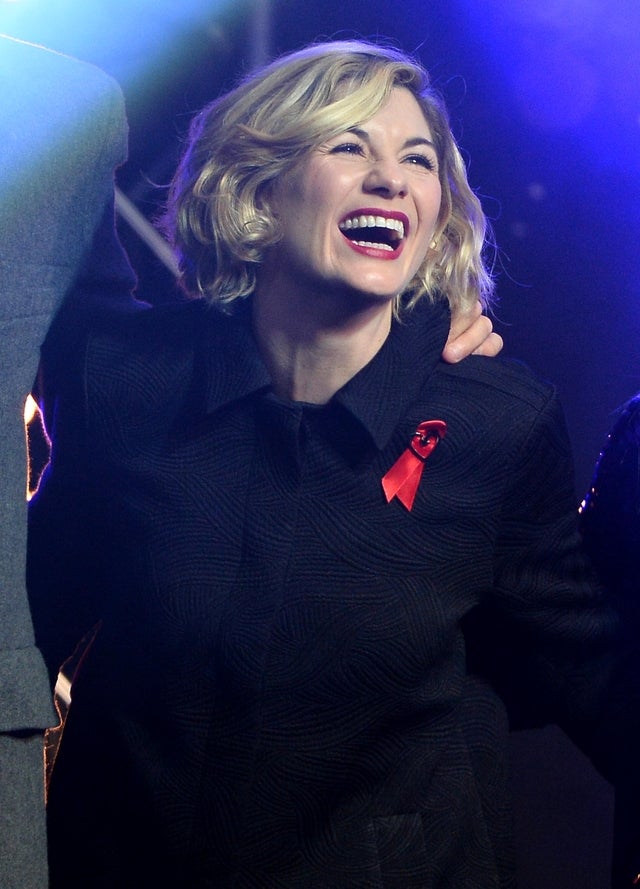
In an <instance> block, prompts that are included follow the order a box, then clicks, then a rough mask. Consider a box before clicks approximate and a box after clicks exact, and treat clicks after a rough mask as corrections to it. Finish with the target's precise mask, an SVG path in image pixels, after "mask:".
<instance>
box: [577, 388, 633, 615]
mask: <svg viewBox="0 0 640 889" xmlns="http://www.w3.org/2000/svg"><path fill="white" fill-rule="evenodd" d="M580 523H581V530H582V534H583V537H584V540H585V543H586V545H587V548H588V550H589V553H590V555H591V558H592V560H593V562H594V565H595V567H596V569H597V571H598V573H599V575H600V578H601V580H602V581H603V583H604V584H605V585H606V586H607V587H608V589H609V590H610V591H611V592H612V593H613V594H614V595H615V596H616V597H619V601H620V605H621V606H622V608H623V610H624V612H625V613H626V615H627V616H629V617H631V616H633V617H634V618H635V619H636V620H638V619H640V595H638V594H639V593H640V589H639V587H640V393H638V394H637V395H635V396H634V397H633V398H631V399H630V401H628V402H627V403H626V404H625V405H624V407H623V408H622V411H621V413H620V416H619V417H618V419H617V421H616V422H615V424H614V426H613V428H612V429H611V432H610V433H609V435H608V437H607V441H606V443H605V446H604V448H603V450H602V453H601V454H600V457H599V459H598V462H597V464H596V468H595V472H594V476H593V480H592V484H591V488H590V490H589V492H588V494H587V496H586V497H585V499H584V502H583V504H582V506H581V507H580Z"/></svg>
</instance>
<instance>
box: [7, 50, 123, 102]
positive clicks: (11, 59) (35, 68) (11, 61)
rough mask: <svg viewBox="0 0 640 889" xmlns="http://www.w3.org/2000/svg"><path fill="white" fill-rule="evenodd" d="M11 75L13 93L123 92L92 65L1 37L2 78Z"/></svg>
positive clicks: (108, 76) (52, 51) (53, 51)
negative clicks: (53, 77) (70, 89)
mask: <svg viewBox="0 0 640 889" xmlns="http://www.w3.org/2000/svg"><path fill="white" fill-rule="evenodd" d="M52 73H55V74H56V75H57V77H56V79H54V80H51V79H50V76H51V74H52ZM9 76H11V79H12V86H13V89H12V93H16V92H17V93H23V94H24V93H25V92H26V91H30V92H32V93H34V94H35V93H36V91H37V90H43V91H44V92H45V93H46V94H47V95H49V96H51V95H55V94H58V95H63V94H64V93H65V92H66V90H67V89H68V87H69V86H73V87H74V91H75V90H76V89H80V91H81V92H86V91H88V90H95V89H101V90H103V91H104V92H111V93H119V92H120V88H119V87H118V85H117V83H116V81H115V80H114V79H113V78H112V77H111V76H110V75H108V74H106V73H105V72H104V71H103V70H102V69H100V68H98V67H97V66H96V65H93V64H91V63H90V62H85V61H82V60H80V59H77V58H74V57H72V56H68V55H65V54H64V53H60V52H56V51H55V50H52V49H48V48H47V47H45V46H40V45H39V44H35V43H28V42H26V41H24V40H17V39H15V38H13V37H8V36H7V35H4V34H0V77H2V78H4V77H9ZM5 99H6V97H5Z"/></svg>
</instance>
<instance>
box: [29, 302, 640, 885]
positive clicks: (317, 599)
mask: <svg viewBox="0 0 640 889" xmlns="http://www.w3.org/2000/svg"><path fill="white" fill-rule="evenodd" d="M70 315H71V310H70V309H69V316H70ZM80 315H84V317H83V318H80V319H79V316H78V315H77V314H76V317H75V319H74V320H73V321H72V320H70V317H69V318H67V317H65V314H64V313H63V315H62V316H61V318H60V319H59V322H58V324H57V326H56V327H55V328H54V330H53V331H52V334H51V337H50V340H49V343H48V345H47V347H46V349H45V353H44V356H45V362H44V366H45V371H46V372H47V369H48V392H49V405H50V409H49V423H50V428H51V430H52V435H53V441H54V450H53V460H52V464H51V467H50V470H49V474H48V478H47V479H46V484H45V485H44V487H43V490H42V492H41V494H40V497H39V498H38V500H37V501H36V503H35V506H34V508H33V517H32V518H33V522H32V546H33V553H34V562H33V564H34V567H32V570H31V590H32V600H33V608H34V614H35V619H36V630H37V633H38V642H39V644H40V645H41V646H42V649H43V651H44V652H45V655H46V656H47V658H48V662H49V665H50V668H51V670H52V672H54V671H55V670H56V669H57V666H58V664H59V663H60V661H61V660H62V659H63V657H64V656H65V655H66V654H67V653H68V651H69V649H70V648H71V647H72V644H73V642H74V641H75V639H77V638H78V637H79V636H80V635H81V633H82V632H83V631H84V630H85V629H87V627H89V626H90V625H92V624H93V623H95V622H96V621H100V622H101V623H100V630H99V632H98V635H97V638H96V640H95V642H94V644H93V646H92V649H91V651H90V653H89V655H88V657H87V659H86V662H85V663H84V665H83V668H82V670H81V673H80V677H79V679H78V681H77V684H76V687H75V690H74V701H73V705H72V709H71V715H70V718H69V722H68V724H67V728H66V734H65V738H64V740H63V745H62V752H61V755H60V759H59V762H58V765H57V768H56V772H55V774H54V779H53V784H52V788H51V798H50V821H51V832H52V887H53V889H56V887H58V886H65V887H70V886H71V887H75V886H78V887H80V886H82V887H83V889H88V887H102V886H104V887H107V886H109V887H113V886H118V887H122V889H124V887H129V886H131V887H134V886H135V887H136V889H139V887H144V886H176V885H180V886H189V887H190V889H197V887H224V889H227V887H228V889H230V887H237V889H249V887H255V889H271V887H273V889H276V887H278V889H280V887H281V889H285V887H286V889H314V887H317V889H356V887H361V889H365V887H366V889H383V887H384V889H395V887H397V889H418V887H420V889H436V887H438V889H444V887H456V889H461V887H464V889H492V887H501V889H504V887H512V886H514V885H515V877H514V863H513V849H512V837H511V813H510V804H509V794H508V775H507V766H506V757H505V740H506V735H507V730H508V724H509V719H511V721H512V722H513V723H514V724H519V725H531V724H541V723H543V722H547V721H557V722H559V723H560V724H561V725H562V726H563V727H564V728H565V729H566V730H567V731H568V732H569V733H570V734H571V735H572V736H573V737H574V739H576V740H577V741H578V742H579V743H580V744H581V745H582V746H583V747H584V748H585V749H586V750H587V751H588V752H589V754H590V755H591V756H592V757H594V759H595V761H596V763H597V764H598V765H599V766H600V768H602V769H603V770H604V771H605V773H606V774H607V775H608V776H609V777H611V778H612V779H613V780H616V778H617V776H618V773H620V774H625V775H627V771H626V770H627V768H628V761H629V760H630V759H631V752H630V753H629V756H628V757H627V759H625V756H624V755H623V753H622V752H621V747H620V742H621V739H623V738H624V737H628V731H629V729H630V728H632V727H633V721H634V720H635V719H636V717H635V715H634V710H635V712H636V713H637V711H638V708H637V707H634V706H631V704H629V703H628V701H626V700H624V699H623V698H622V697H620V696H616V692H615V688H616V687H618V685H620V681H619V680H617V679H616V678H615V675H614V671H615V670H616V669H618V666H617V665H618V661H619V659H620V657H619V655H620V650H619V643H618V638H619V637H618V633H619V630H618V625H617V620H616V616H615V614H614V613H613V612H612V611H611V610H610V609H609V608H608V607H607V605H606V603H605V602H603V600H602V597H601V594H600V593H599V591H598V590H597V588H596V587H595V585H594V584H593V581H592V578H591V575H590V573H589V569H588V567H587V565H586V564H585V561H584V559H583V556H582V554H581V550H580V547H579V540H578V535H577V530H576V499H575V496H574V493H573V489H572V470H571V461H570V457H569V449H568V445H567V438H566V433H565V428H564V423H563V419H562V416H561V413H560V410H559V408H558V404H557V400H556V397H555V394H554V391H553V389H552V388H551V387H550V386H548V385H546V384H543V383H541V382H539V381H538V380H537V379H535V378H534V377H533V376H532V375H531V374H530V373H529V372H528V371H527V370H526V369H525V368H523V367H522V366H520V365H518V364H514V363H507V362H504V361H501V360H486V359H482V358H476V357H471V358H469V359H467V360H465V361H464V362H462V363H461V364H459V365H456V366H448V365H445V364H444V363H442V362H441V361H440V358H439V356H440V352H441V348H442V345H443V342H444V339H445V336H446V333H447V330H448V314H447V312H446V310H444V309H443V308H442V307H441V306H435V307H434V306H429V305H424V306H421V307H419V308H418V309H416V310H415V312H414V313H413V314H412V315H411V316H410V317H409V318H408V319H407V320H406V321H404V322H403V323H395V324H394V326H393V328H392V332H391V334H390V336H389V338H388V340H387V342H386V343H385V345H384V346H383V348H382V349H381V350H380V352H379V353H378V355H377V356H376V357H375V358H374V359H373V361H372V362H371V363H370V364H369V365H368V366H367V367H365V368H364V369H363V370H362V371H361V372H360V373H359V374H357V376H356V377H354V378H353V379H352V380H351V381H350V382H349V383H348V384H347V385H346V386H345V387H344V388H343V389H342V390H341V391H340V392H338V393H337V394H336V396H335V397H334V398H333V399H332V401H331V402H330V403H329V404H328V405H326V406H323V407H317V406H312V405H305V404H299V403H293V404H292V403H287V402H283V401H282V400H280V399H278V398H276V397H275V396H274V394H273V393H272V392H271V390H270V387H269V378H268V375H267V373H266V370H265V368H264V366H263V364H262V362H261V360H260V357H259V354H258V351H257V348H256V345H255V343H254V340H253V338H252V335H251V331H250V325H249V323H248V320H247V317H246V315H247V313H246V312H244V311H243V312H240V313H239V316H238V317H233V318H229V317H223V316H220V315H219V314H218V313H216V312H215V311H213V310H211V309H208V308H207V307H205V306H204V305H203V304H202V303H192V304H187V305H184V306H180V307H171V308H164V309H153V310H144V309H143V310H140V311H117V312H110V313H106V314H104V313H103V314H101V315H100V316H94V315H93V313H92V311H90V310H89V309H87V308H85V309H84V310H83V312H80ZM87 328H90V333H87V332H86V330H87ZM72 370H73V371H74V372H71V371H72ZM433 419H440V420H444V421H445V422H446V424H447V432H446V436H445V437H444V438H443V439H442V440H441V441H440V443H439V444H438V445H437V447H436V448H435V450H434V451H433V453H432V454H431V455H430V456H429V457H428V459H427V460H426V462H425V463H424V466H423V474H422V478H421V481H420V483H419V487H418V492H417V497H416V500H415V503H414V505H413V509H412V510H411V511H409V510H407V509H406V508H405V507H404V506H403V505H402V504H401V503H400V502H399V501H398V500H397V499H394V500H392V501H391V502H389V503H388V502H386V499H385V497H384V495H383V490H382V485H381V479H382V477H383V476H384V475H385V474H386V472H387V471H388V470H389V469H390V467H391V466H392V465H393V464H394V463H395V461H396V460H397V459H398V458H399V456H400V455H401V454H402V453H403V452H404V451H405V450H406V449H407V447H408V446H409V443H410V441H411V438H412V435H413V433H414V431H415V429H416V427H417V425H418V424H419V423H421V422H423V421H426V420H433ZM52 527H53V531H52ZM60 640H65V641H64V642H62V643H61V641H60ZM628 692H629V686H627V687H626V689H625V694H628ZM632 693H633V694H634V695H635V700H636V701H637V693H636V692H635V690H633V692H632ZM634 730H635V731H637V728H636V729H634ZM628 746H629V745H627V747H628ZM69 837H71V838H72V840H71V847H70V844H69ZM70 853H71V854H70Z"/></svg>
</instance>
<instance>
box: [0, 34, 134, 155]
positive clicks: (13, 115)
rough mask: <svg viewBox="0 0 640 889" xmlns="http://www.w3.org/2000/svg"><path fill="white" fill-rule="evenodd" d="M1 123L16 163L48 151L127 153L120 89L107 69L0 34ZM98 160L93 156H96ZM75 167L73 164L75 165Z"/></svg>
mask: <svg viewBox="0 0 640 889" xmlns="http://www.w3.org/2000/svg"><path fill="white" fill-rule="evenodd" d="M0 121H1V123H0V126H2V128H3V151H2V152H0V161H2V159H3V158H5V157H6V158H8V162H10V163H12V164H13V165H14V166H15V164H16V163H18V162H21V163H23V164H24V163H25V160H26V159H25V158H24V156H23V155H24V152H25V151H27V152H28V153H29V152H32V153H33V160H34V162H35V161H36V160H37V159H38V157H40V156H41V155H42V153H43V152H46V157H47V158H51V159H52V160H55V162H56V163H59V164H62V165H64V162H68V161H65V159H68V158H71V159H72V160H73V159H74V158H77V159H79V160H78V162H79V165H80V167H79V168H80V169H81V168H82V164H84V163H85V162H86V161H87V160H91V155H89V156H88V157H87V153H88V152H89V151H91V152H93V154H94V155H95V151H96V147H103V146H105V145H106V146H110V145H111V146H113V149H112V151H111V152H109V151H107V152H106V163H107V164H112V165H113V164H115V163H120V162H121V161H122V160H124V157H125V155H126V138H127V124H126V115H125V104H124V98H123V95H122V90H121V89H120V87H119V85H118V84H117V83H116V81H115V80H114V79H113V78H112V77H111V76H110V75H108V74H106V73H105V72H104V71H102V70H101V69H99V68H98V67H96V66H95V65H92V64H89V63H88V62H84V61H80V60H79V59H75V58H72V57H70V56H66V55H63V54H61V53H58V52H54V51H53V50H49V49H46V48H45V47H42V46H37V45H34V44H30V43H24V42H22V41H19V40H13V39H11V38H9V37H4V36H2V35H0ZM94 162H95V161H94ZM73 169H75V168H73Z"/></svg>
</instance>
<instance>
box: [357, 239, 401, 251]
mask: <svg viewBox="0 0 640 889" xmlns="http://www.w3.org/2000/svg"><path fill="white" fill-rule="evenodd" d="M353 243H354V244H357V245H358V247H373V248H374V249H375V250H389V252H390V253H393V247H390V246H389V245H388V244H374V243H373V242H372V241H354V242H353Z"/></svg>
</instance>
